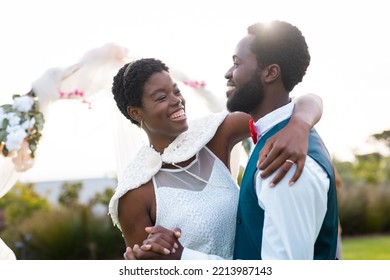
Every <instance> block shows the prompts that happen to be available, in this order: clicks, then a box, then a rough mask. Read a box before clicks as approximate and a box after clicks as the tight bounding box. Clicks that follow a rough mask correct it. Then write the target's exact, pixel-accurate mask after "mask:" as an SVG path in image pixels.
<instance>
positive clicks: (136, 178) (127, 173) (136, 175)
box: [108, 146, 162, 229]
mask: <svg viewBox="0 0 390 280" xmlns="http://www.w3.org/2000/svg"><path fill="white" fill-rule="evenodd" d="M161 165H162V161H161V156H160V154H159V153H158V152H156V151H155V150H154V149H153V148H151V147H149V146H144V147H142V148H141V149H140V151H139V152H138V154H137V155H136V156H135V158H134V160H132V161H131V163H130V164H129V165H128V166H127V167H126V168H125V170H124V172H123V174H122V177H121V178H119V181H118V186H117V187H116V189H115V193H114V195H113V196H112V198H111V200H110V204H109V207H108V211H109V214H110V215H111V218H112V221H113V223H114V225H116V226H117V227H118V228H119V229H121V228H120V225H119V220H118V201H119V198H121V197H122V196H123V195H124V194H125V193H127V192H128V191H129V190H132V189H136V188H138V187H139V186H141V185H143V184H145V183H146V182H148V181H149V180H150V179H151V178H152V177H153V176H154V175H155V174H156V173H157V172H158V171H159V170H160V168H161Z"/></svg>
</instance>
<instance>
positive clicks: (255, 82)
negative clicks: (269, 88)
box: [226, 74, 264, 114]
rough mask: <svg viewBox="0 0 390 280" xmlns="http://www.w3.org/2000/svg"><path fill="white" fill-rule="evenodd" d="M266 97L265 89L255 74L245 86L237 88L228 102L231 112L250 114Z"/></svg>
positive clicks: (227, 106)
mask: <svg viewBox="0 0 390 280" xmlns="http://www.w3.org/2000/svg"><path fill="white" fill-rule="evenodd" d="M263 97H264V87H263V84H262V83H261V81H260V80H259V77H258V75H256V74H253V76H252V78H251V79H250V80H249V81H248V82H247V83H246V84H245V85H243V86H241V87H237V88H236V89H235V91H234V92H233V94H232V95H231V98H229V99H228V100H227V102H226V108H227V109H228V110H229V112H236V111H240V112H244V113H247V114H250V113H251V112H253V111H254V110H255V109H256V108H257V107H258V105H259V104H260V103H261V101H262V100H263Z"/></svg>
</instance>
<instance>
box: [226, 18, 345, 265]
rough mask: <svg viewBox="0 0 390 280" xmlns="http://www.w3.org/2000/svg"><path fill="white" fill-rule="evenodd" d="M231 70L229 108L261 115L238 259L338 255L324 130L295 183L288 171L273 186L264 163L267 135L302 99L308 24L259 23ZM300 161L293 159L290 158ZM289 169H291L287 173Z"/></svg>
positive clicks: (243, 195) (245, 189)
mask: <svg viewBox="0 0 390 280" xmlns="http://www.w3.org/2000/svg"><path fill="white" fill-rule="evenodd" d="M233 62H234V66H233V67H232V68H231V69H230V70H229V71H228V72H227V73H226V75H225V78H226V79H227V80H228V85H230V87H231V88H232V89H231V91H230V92H228V101H227V108H228V110H229V111H243V112H246V113H248V114H250V115H251V116H252V118H253V120H254V122H255V124H254V130H255V131H256V132H257V134H258V143H257V145H256V146H255V148H254V151H253V152H252V155H251V157H250V159H249V162H248V164H247V167H246V170H245V173H244V177H243V180H242V183H241V187H240V199H239V206H238V213H237V227H236V239H235V253H234V258H235V259H335V258H336V245H337V229H338V211H337V210H338V209H337V197H336V187H335V180H334V172H333V166H332V163H331V159H330V156H329V154H328V152H327V150H326V148H325V146H324V144H323V142H322V140H321V139H320V137H319V135H318V134H317V132H316V131H315V130H314V129H313V130H312V131H311V133H310V136H309V150H308V157H307V159H306V162H305V167H304V170H303V173H302V175H301V177H300V178H299V180H298V181H297V182H296V183H295V184H294V187H293V188H291V187H289V184H288V180H287V179H285V178H284V179H282V181H281V182H280V183H279V184H278V187H277V188H269V184H270V182H271V179H272V176H271V178H266V179H263V178H261V176H260V174H259V171H258V170H257V168H256V163H257V161H258V158H257V157H258V154H259V151H260V150H261V148H262V147H263V146H264V144H265V142H266V140H267V139H268V138H269V137H271V136H272V135H274V134H275V133H276V132H278V131H279V130H280V129H281V128H283V127H284V126H285V125H286V124H287V122H288V120H289V118H290V117H291V114H292V111H293V108H294V103H293V102H291V99H290V97H289V93H290V92H291V91H292V89H293V88H294V87H295V85H297V84H298V83H299V82H301V81H302V79H303V76H304V75H305V73H306V69H307V67H308V66H309V64H310V54H309V51H308V46H307V44H306V41H305V38H304V36H303V35H302V33H301V31H300V30H299V29H298V28H297V27H295V26H293V25H291V24H289V23H287V22H281V21H274V22H272V23H270V24H264V23H258V24H254V25H252V26H250V27H249V28H248V35H247V36H245V37H244V38H243V39H242V40H241V41H240V42H239V43H238V45H237V48H236V52H235V54H234V55H233ZM287 162H288V163H290V164H292V165H293V167H292V168H291V169H290V170H289V173H291V174H293V173H294V169H295V168H296V166H295V164H294V163H293V162H292V161H289V160H287ZM286 177H288V174H287V176H286Z"/></svg>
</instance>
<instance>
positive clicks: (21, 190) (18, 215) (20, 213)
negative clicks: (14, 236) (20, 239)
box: [0, 183, 50, 227]
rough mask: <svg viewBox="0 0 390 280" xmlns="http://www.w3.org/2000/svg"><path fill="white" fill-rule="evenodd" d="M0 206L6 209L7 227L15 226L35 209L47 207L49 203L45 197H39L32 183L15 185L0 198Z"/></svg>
mask: <svg viewBox="0 0 390 280" xmlns="http://www.w3.org/2000/svg"><path fill="white" fill-rule="evenodd" d="M0 207H1V208H4V209H6V218H7V223H8V227H15V226H16V225H18V224H19V223H20V222H21V221H23V220H24V219H27V218H28V217H30V216H31V215H32V214H33V213H34V212H35V211H39V210H42V209H48V208H49V207H50V204H49V202H48V200H47V199H46V198H43V197H41V196H40V195H39V194H38V193H37V192H36V191H35V187H34V185H33V184H27V185H23V184H21V183H16V184H15V186H14V187H13V188H12V189H11V190H10V191H9V192H8V193H7V194H6V195H4V197H2V198H1V200H0Z"/></svg>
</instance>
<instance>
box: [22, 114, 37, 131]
mask: <svg viewBox="0 0 390 280" xmlns="http://www.w3.org/2000/svg"><path fill="white" fill-rule="evenodd" d="M34 124H35V118H34V117H32V118H31V119H30V120H26V121H25V122H24V123H22V127H23V128H24V129H25V130H28V129H30V128H32V127H33V126H34Z"/></svg>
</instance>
